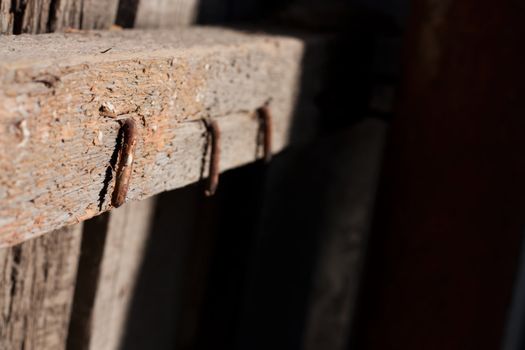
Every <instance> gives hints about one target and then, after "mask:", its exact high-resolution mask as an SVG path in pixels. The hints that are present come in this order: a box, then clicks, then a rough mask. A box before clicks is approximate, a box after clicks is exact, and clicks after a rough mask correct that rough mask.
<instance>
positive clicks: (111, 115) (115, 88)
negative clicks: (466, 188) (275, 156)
mask: <svg viewBox="0 0 525 350" xmlns="http://www.w3.org/2000/svg"><path fill="white" fill-rule="evenodd" d="M304 45H305V44H304V42H303V41H301V40H299V39H295V38H288V37H279V36H268V35H247V34H244V33H239V32H234V31H230V30H223V29H211V28H195V29H181V30H177V31H150V32H146V31H122V32H89V33H80V34H52V35H41V36H37V37H28V36H16V37H3V38H0V46H1V47H3V48H5V50H2V52H1V53H0V62H1V63H0V101H1V102H0V139H1V141H0V150H1V156H0V169H1V172H0V184H1V187H0V246H7V245H13V244H16V243H18V242H21V241H23V240H26V239H29V238H31V237H34V236H37V235H39V234H42V233H44V232H47V231H50V230H52V229H56V228H59V227H61V226H63V225H67V224H74V223H77V222H79V221H82V220H85V219H87V218H90V217H93V216H95V215H97V214H99V213H101V212H103V211H105V210H108V209H110V207H111V206H110V203H109V202H110V201H109V198H110V195H111V193H112V190H113V180H112V179H113V178H114V176H113V173H114V171H113V169H112V164H111V160H112V156H113V155H114V154H115V152H116V151H118V150H117V135H118V132H119V128H120V126H119V122H118V120H117V119H122V118H133V119H135V120H136V122H137V124H138V125H139V133H140V137H139V142H138V145H137V151H136V155H135V165H134V171H133V178H132V181H131V188H130V191H129V194H128V199H130V200H131V199H143V198H146V197H148V196H151V195H153V194H156V193H159V192H162V191H165V190H169V189H174V188H177V187H182V186H184V185H187V184H189V183H192V182H195V181H198V180H199V179H201V178H202V177H203V176H206V175H207V170H206V169H207V166H206V164H205V159H207V157H206V154H207V153H208V152H206V146H207V139H208V137H207V133H206V129H205V127H204V125H203V123H201V122H200V120H201V119H202V118H205V117H211V118H216V119H217V121H218V123H219V125H220V128H221V131H222V158H221V166H220V168H221V170H226V169H230V168H233V167H236V166H239V165H242V164H245V163H248V162H252V161H254V160H255V159H257V158H258V157H260V156H261V152H260V147H259V146H260V145H259V144H258V137H257V136H258V131H259V127H260V126H259V121H258V119H257V117H256V113H255V111H256V109H257V108H259V107H260V106H262V105H263V104H264V103H265V102H266V101H268V100H271V101H272V102H271V108H272V112H273V115H274V120H273V122H274V133H273V144H274V151H279V150H281V149H282V148H283V147H284V146H285V145H286V143H287V136H288V132H289V127H290V124H291V118H292V114H293V111H294V105H295V102H296V96H297V94H298V80H299V78H300V69H301V59H302V52H303V48H304ZM258 150H259V151H258Z"/></svg>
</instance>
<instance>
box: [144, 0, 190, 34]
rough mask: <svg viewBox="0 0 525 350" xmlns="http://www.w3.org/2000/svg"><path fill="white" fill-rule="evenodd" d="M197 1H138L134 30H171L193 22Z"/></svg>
mask: <svg viewBox="0 0 525 350" xmlns="http://www.w3.org/2000/svg"><path fill="white" fill-rule="evenodd" d="M198 6H199V1H197V0H142V1H139V4H138V8H137V17H136V20H135V28H173V27H177V26H188V25H190V24H193V23H194V22H195V19H196V17H197V10H198Z"/></svg>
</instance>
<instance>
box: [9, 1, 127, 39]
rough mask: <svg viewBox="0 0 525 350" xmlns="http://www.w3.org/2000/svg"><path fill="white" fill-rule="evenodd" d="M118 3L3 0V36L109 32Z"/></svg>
mask: <svg viewBox="0 0 525 350" xmlns="http://www.w3.org/2000/svg"><path fill="white" fill-rule="evenodd" d="M117 7H118V0H83V1H79V0H61V1H56V0H25V1H22V0H14V1H11V0H0V34H13V33H14V34H21V33H28V34H39V33H48V32H54V31H63V30H65V29H108V28H110V27H111V25H112V24H113V23H114V22H115V18H116V15H117Z"/></svg>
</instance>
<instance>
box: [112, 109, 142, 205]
mask: <svg viewBox="0 0 525 350" xmlns="http://www.w3.org/2000/svg"><path fill="white" fill-rule="evenodd" d="M122 133H123V137H122V144H121V147H120V155H119V158H120V160H119V164H118V168H117V179H116V182H115V190H114V192H113V197H112V199H111V203H112V205H113V206H114V207H115V208H118V207H120V206H121V205H122V204H124V202H125V201H126V195H127V194H128V189H129V183H130V181H131V173H132V171H133V160H134V158H135V146H136V144H137V136H138V135H137V134H138V131H137V126H136V124H135V122H134V121H133V119H126V120H125V121H124V122H123V124H122Z"/></svg>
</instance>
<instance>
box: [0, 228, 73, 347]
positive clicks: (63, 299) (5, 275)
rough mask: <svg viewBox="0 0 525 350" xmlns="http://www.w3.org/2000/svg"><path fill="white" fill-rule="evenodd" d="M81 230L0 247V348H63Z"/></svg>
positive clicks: (68, 230) (62, 232) (59, 232)
mask: <svg viewBox="0 0 525 350" xmlns="http://www.w3.org/2000/svg"><path fill="white" fill-rule="evenodd" d="M80 231H81V229H80V226H79V225H76V226H72V227H68V228H64V229H61V230H57V231H55V232H53V233H50V234H48V235H46V236H44V237H41V238H39V239H36V240H31V241H28V242H26V243H24V244H23V245H18V246H15V247H11V248H6V249H2V250H0V286H1V288H0V308H1V309H0V313H1V317H0V349H9V350H15V349H45V350H47V349H53V350H54V349H64V348H65V342H66V336H67V325H68V323H69V315H70V307H71V303H72V301H73V291H74V287H75V277H76V272H77V261H78V255H79V254H78V253H79V248H80V237H81V232H80Z"/></svg>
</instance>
